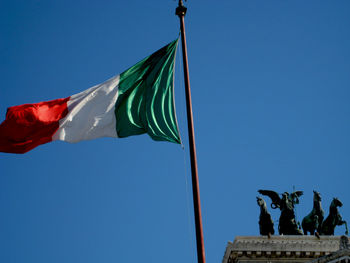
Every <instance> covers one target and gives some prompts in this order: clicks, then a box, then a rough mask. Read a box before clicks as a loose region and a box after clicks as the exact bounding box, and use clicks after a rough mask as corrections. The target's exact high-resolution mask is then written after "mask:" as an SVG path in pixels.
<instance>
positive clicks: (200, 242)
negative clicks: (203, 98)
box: [176, 0, 205, 263]
mask: <svg viewBox="0 0 350 263" xmlns="http://www.w3.org/2000/svg"><path fill="white" fill-rule="evenodd" d="M186 11H187V8H186V7H184V5H183V3H182V0H179V6H178V7H177V8H176V15H177V16H178V17H179V18H180V27H181V43H182V58H183V65H184V77H185V90H186V108H187V125H188V137H189V146H190V157H191V174H192V192H193V206H194V220H195V226H196V243H197V257H198V263H205V252H204V238H203V226H202V214H201V202H200V196H199V183H198V169H197V156H196V143H195V140H194V128H193V117H192V101H191V87H190V77H189V73H188V61H187V47H186V34H185V15H186Z"/></svg>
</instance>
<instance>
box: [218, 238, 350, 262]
mask: <svg viewBox="0 0 350 263" xmlns="http://www.w3.org/2000/svg"><path fill="white" fill-rule="evenodd" d="M253 262H259V263H263V262H265V263H277V262H278V263H282V262H283V263H292V262H293V263H304V262H309V263H326V262H327V263H336V262H337V263H338V262H339V263H340V262H342V263H343V262H346V263H350V249H349V239H348V237H346V236H320V238H317V237H316V236H272V237H271V238H268V237H266V236H238V237H236V238H235V240H234V242H233V243H232V242H228V244H227V247H226V252H225V256H224V258H223V261H222V263H253Z"/></svg>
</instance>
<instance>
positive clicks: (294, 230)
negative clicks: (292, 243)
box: [258, 190, 303, 235]
mask: <svg viewBox="0 0 350 263" xmlns="http://www.w3.org/2000/svg"><path fill="white" fill-rule="evenodd" d="M258 192H259V193H260V194H262V195H266V196H268V197H270V199H271V208H272V209H277V208H279V209H280V211H281V215H280V218H279V223H278V232H279V234H280V235H302V234H303V232H302V230H301V229H300V227H299V225H298V224H297V221H296V220H295V212H294V205H295V204H299V197H300V196H302V195H303V191H295V192H293V193H288V192H284V193H283V194H282V195H281V197H280V195H279V194H278V193H276V192H274V191H271V190H259V191H258Z"/></svg>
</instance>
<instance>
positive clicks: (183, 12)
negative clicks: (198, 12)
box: [175, 0, 187, 17]
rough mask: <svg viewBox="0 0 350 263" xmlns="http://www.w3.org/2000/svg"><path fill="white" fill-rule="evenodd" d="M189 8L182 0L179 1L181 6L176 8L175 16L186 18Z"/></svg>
mask: <svg viewBox="0 0 350 263" xmlns="http://www.w3.org/2000/svg"><path fill="white" fill-rule="evenodd" d="M186 11H187V8H186V7H185V6H184V4H183V2H182V0H179V5H178V7H177V8H176V11H175V14H176V15H177V16H178V17H180V16H185V15H186Z"/></svg>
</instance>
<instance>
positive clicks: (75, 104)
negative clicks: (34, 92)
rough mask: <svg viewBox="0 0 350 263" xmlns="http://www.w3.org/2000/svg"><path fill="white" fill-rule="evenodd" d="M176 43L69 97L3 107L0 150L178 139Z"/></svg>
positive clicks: (176, 141) (11, 151)
mask: <svg viewBox="0 0 350 263" xmlns="http://www.w3.org/2000/svg"><path fill="white" fill-rule="evenodd" d="M177 42H178V40H175V41H173V42H171V43H169V44H168V45H166V46H165V47H163V48H161V49H160V50H158V51H157V52H155V53H153V54H152V55H150V56H148V57H146V58H145V59H143V60H142V61H140V62H138V63H137V64H136V65H134V66H132V67H131V68H129V69H128V70H126V71H124V72H123V73H121V74H120V75H117V76H115V77H112V78H111V79H109V80H107V81H106V82H104V83H102V84H99V85H97V86H94V87H92V88H90V89H87V90H85V91H82V92H80V93H78V94H75V95H72V96H70V97H68V98H64V99H56V100H51V101H45V102H39V103H34V104H24V105H19V106H13V107H10V108H8V109H7V113H6V119H5V121H4V122H3V123H1V124H0V152H7V153H25V152H28V151H30V150H31V149H33V148H35V147H37V146H38V145H40V144H44V143H48V142H51V141H55V140H61V141H66V142H71V143H75V142H79V141H83V140H91V139H96V138H100V137H119V138H123V137H128V136H131V135H137V134H143V133H147V134H148V135H149V136H150V137H151V138H152V139H153V140H156V141H170V142H174V143H180V137H179V132H178V127H177V121H176V114H175V104H174V88H173V87H174V85H173V82H174V63H175V53H176V48H177Z"/></svg>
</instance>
